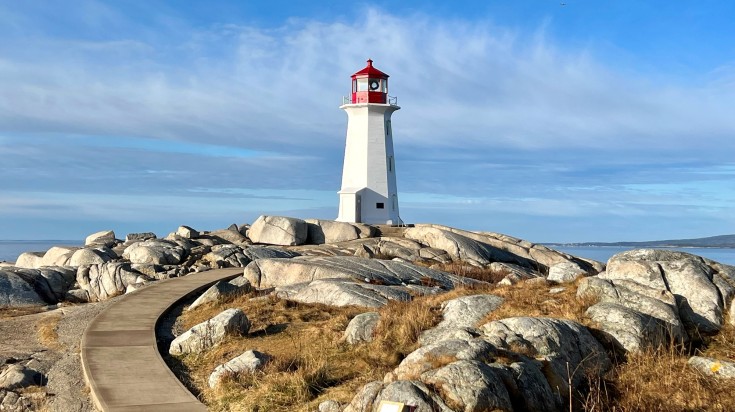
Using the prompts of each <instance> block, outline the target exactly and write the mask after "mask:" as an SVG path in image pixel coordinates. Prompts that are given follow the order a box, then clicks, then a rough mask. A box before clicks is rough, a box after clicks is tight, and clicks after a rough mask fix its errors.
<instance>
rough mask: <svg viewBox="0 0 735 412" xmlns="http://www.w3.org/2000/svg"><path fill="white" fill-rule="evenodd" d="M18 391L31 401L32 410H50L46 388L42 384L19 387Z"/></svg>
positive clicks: (43, 411) (47, 411) (46, 411)
mask: <svg viewBox="0 0 735 412" xmlns="http://www.w3.org/2000/svg"><path fill="white" fill-rule="evenodd" d="M16 392H18V394H19V395H21V396H23V397H24V398H26V399H28V400H29V401H30V403H31V405H30V406H31V410H33V411H38V412H49V411H50V409H49V405H48V403H49V398H48V396H47V394H46V388H44V387H42V386H27V387H25V388H20V389H17V390H16Z"/></svg>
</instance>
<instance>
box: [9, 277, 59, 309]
mask: <svg viewBox="0 0 735 412" xmlns="http://www.w3.org/2000/svg"><path fill="white" fill-rule="evenodd" d="M39 277H40V275H36V276H33V275H30V274H28V273H27V272H23V271H20V270H18V269H16V268H6V269H0V306H12V307H20V306H37V305H46V304H48V303H52V302H49V301H48V297H47V296H45V294H44V293H43V291H42V290H38V288H36V287H34V285H36V284H37V283H38V282H39V281H40V280H39V279H38V278H39Z"/></svg>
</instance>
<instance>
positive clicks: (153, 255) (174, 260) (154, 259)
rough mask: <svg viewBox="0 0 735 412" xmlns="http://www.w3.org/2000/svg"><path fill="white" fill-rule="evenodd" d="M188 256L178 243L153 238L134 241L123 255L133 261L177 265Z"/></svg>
mask: <svg viewBox="0 0 735 412" xmlns="http://www.w3.org/2000/svg"><path fill="white" fill-rule="evenodd" d="M185 256H186V250H185V249H184V248H183V247H181V246H180V245H179V244H178V243H176V242H174V241H170V240H165V239H151V240H146V241H144V242H138V243H133V244H132V245H130V246H128V247H127V248H125V252H123V257H124V258H126V259H128V260H129V261H130V262H132V263H138V264H140V263H150V264H154V265H176V264H179V263H181V261H182V260H183V259H184V257H185Z"/></svg>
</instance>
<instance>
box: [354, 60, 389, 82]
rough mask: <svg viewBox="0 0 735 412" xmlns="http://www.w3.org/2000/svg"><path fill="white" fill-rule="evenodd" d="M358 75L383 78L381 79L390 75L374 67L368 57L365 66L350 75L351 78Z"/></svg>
mask: <svg viewBox="0 0 735 412" xmlns="http://www.w3.org/2000/svg"><path fill="white" fill-rule="evenodd" d="M358 76H359V77H365V76H366V77H380V78H383V79H387V78H388V77H390V76H388V75H387V74H385V73H383V72H381V71H380V70H378V69H376V68H375V67H373V61H372V60H370V59H368V61H367V66H365V68H364V69H362V70H360V71H359V72H357V73H355V74H353V75H352V78H355V77H358Z"/></svg>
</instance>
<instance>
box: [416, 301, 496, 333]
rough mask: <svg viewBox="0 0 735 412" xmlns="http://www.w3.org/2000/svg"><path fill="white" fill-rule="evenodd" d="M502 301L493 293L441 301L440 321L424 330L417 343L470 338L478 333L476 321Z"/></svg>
mask: <svg viewBox="0 0 735 412" xmlns="http://www.w3.org/2000/svg"><path fill="white" fill-rule="evenodd" d="M502 303H503V298H501V297H498V296H494V295H472V296H462V297H459V298H456V299H452V300H448V301H446V302H444V303H442V306H441V309H442V321H441V322H439V324H438V325H436V327H434V328H432V329H429V330H427V331H424V333H422V334H421V336H420V337H419V343H421V344H422V345H427V344H431V343H436V342H438V341H441V340H444V339H456V338H458V337H467V338H468V339H469V338H472V337H475V336H479V335H480V331H479V329H477V322H479V321H481V320H482V319H483V318H484V317H485V316H487V315H488V314H489V313H490V312H492V311H494V310H495V309H497V308H498V307H500V305H501V304H502Z"/></svg>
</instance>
